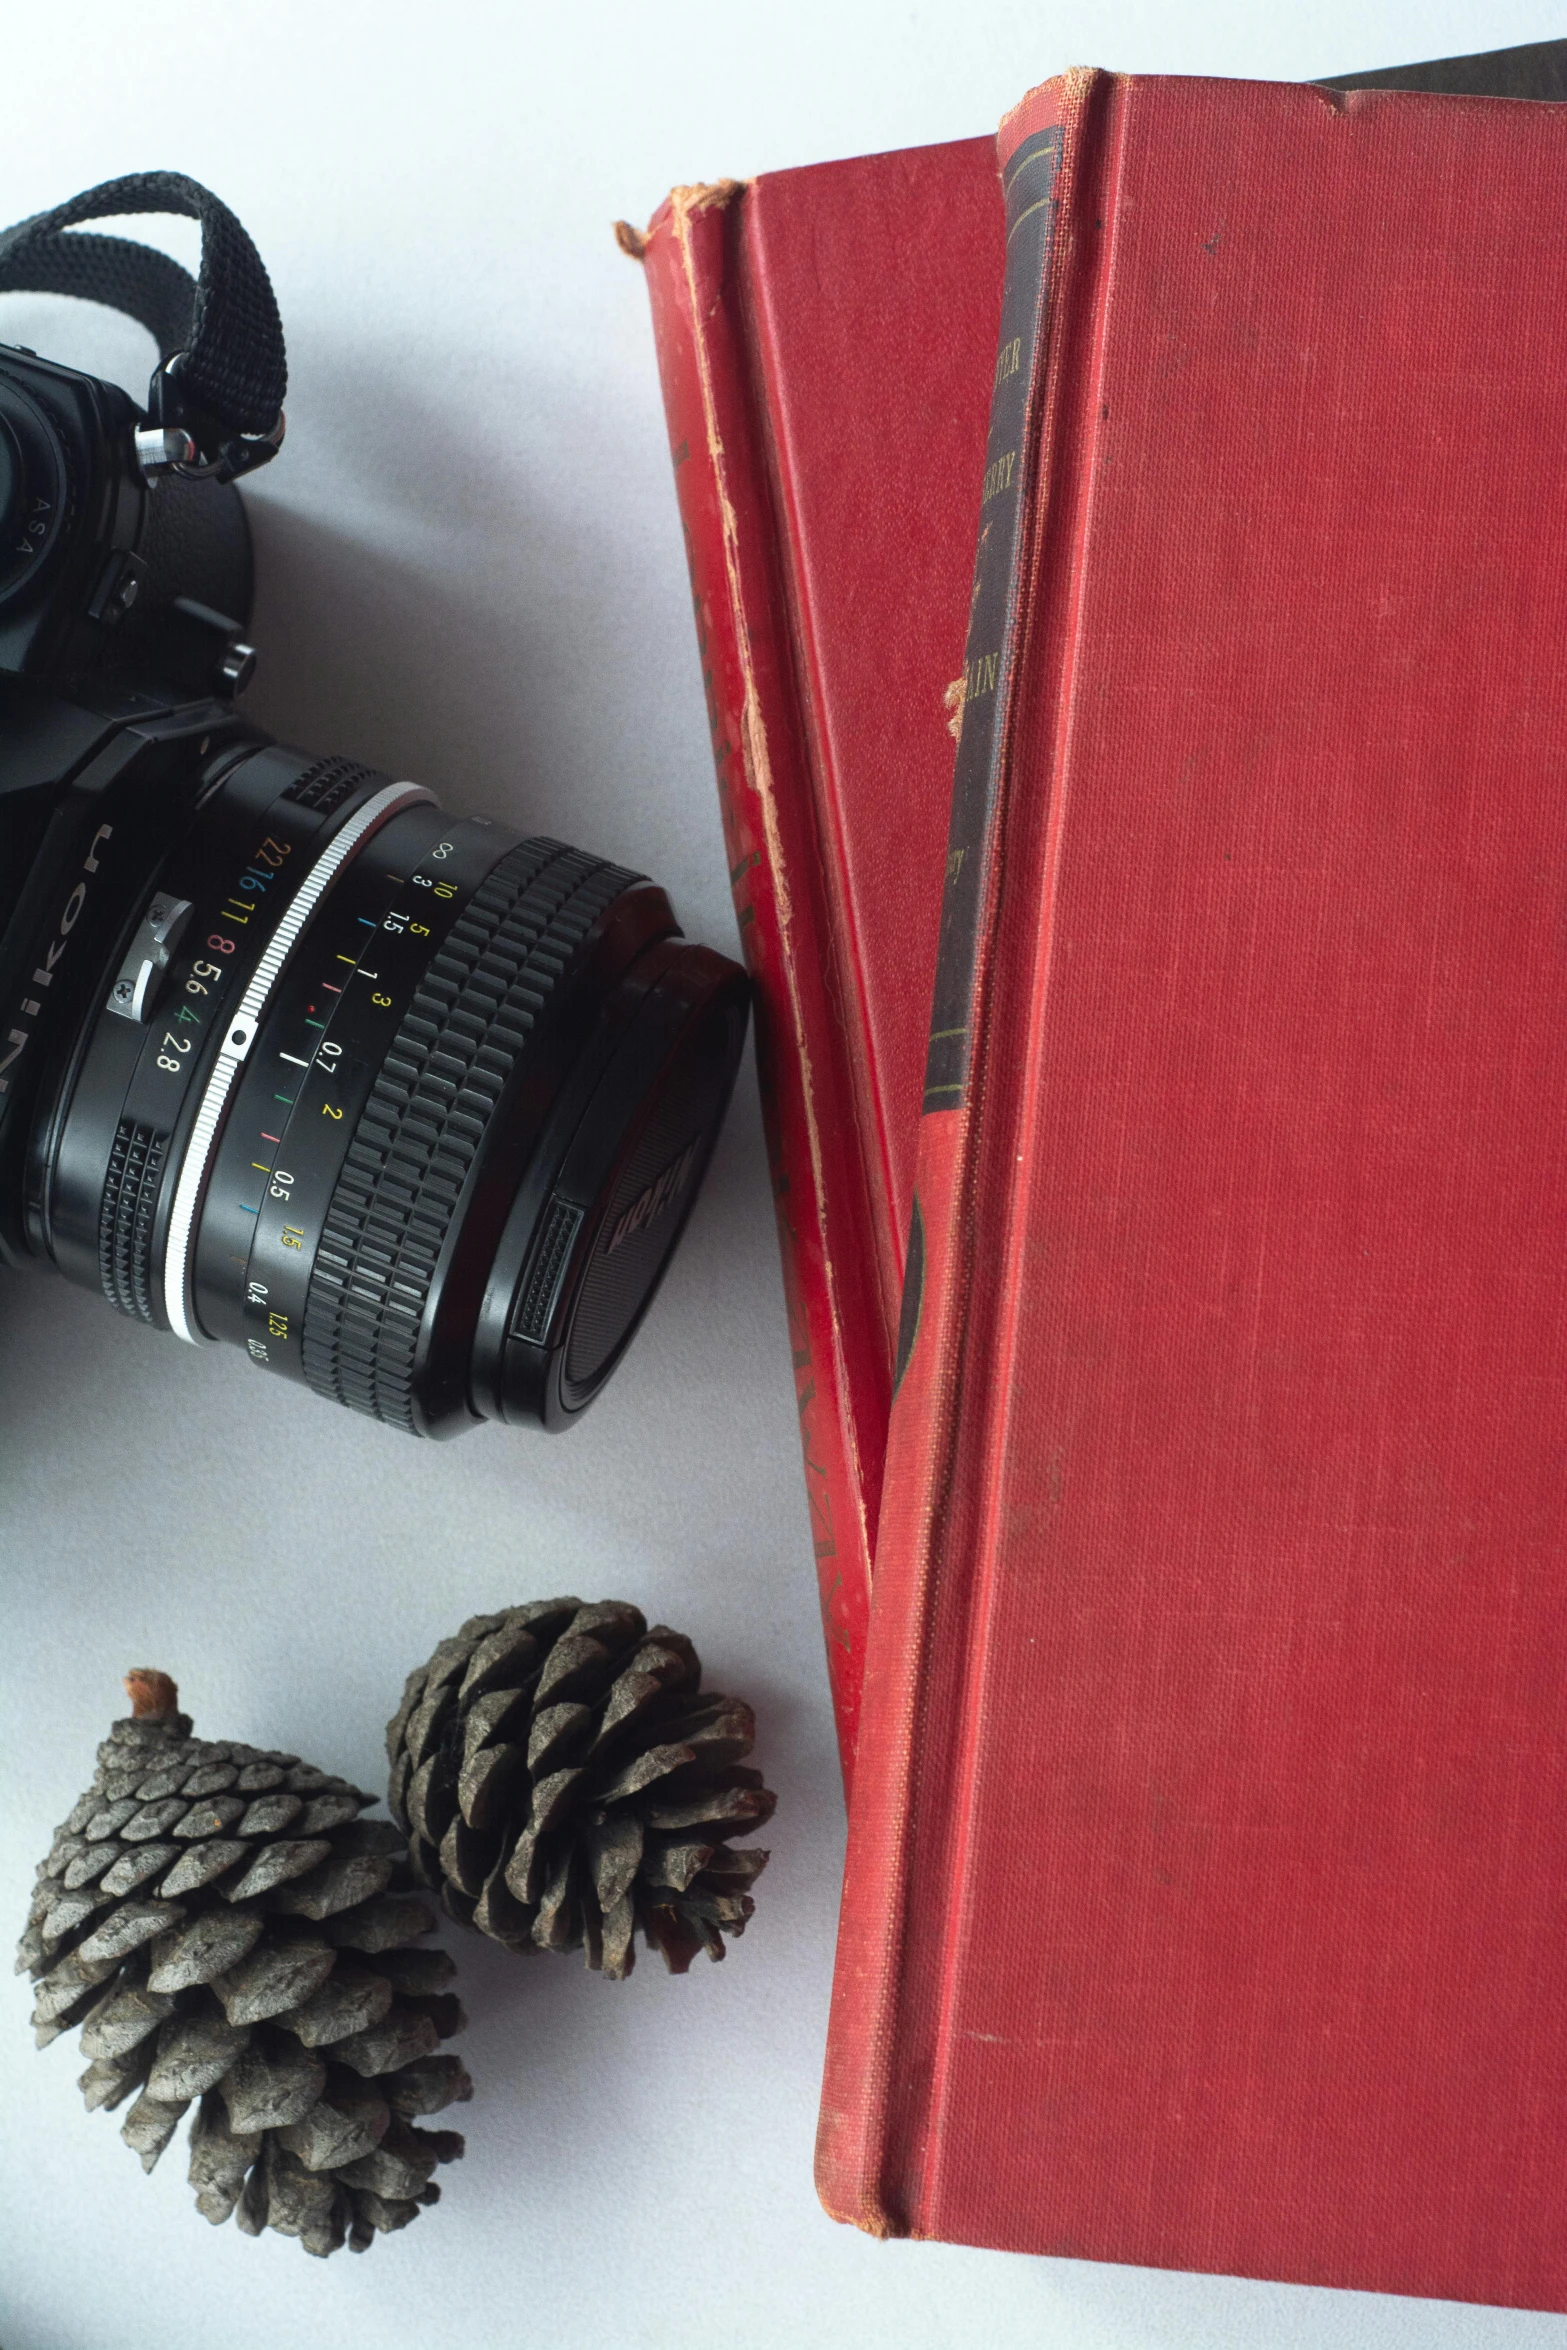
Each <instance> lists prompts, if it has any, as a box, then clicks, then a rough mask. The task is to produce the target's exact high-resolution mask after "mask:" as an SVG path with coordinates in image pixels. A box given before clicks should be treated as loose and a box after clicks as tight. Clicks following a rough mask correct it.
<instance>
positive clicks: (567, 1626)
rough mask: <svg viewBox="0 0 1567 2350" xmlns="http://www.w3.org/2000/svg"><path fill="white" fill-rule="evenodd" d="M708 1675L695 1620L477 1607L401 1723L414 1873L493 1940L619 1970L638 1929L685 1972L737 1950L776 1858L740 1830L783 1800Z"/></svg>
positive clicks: (415, 1686)
mask: <svg viewBox="0 0 1567 2350" xmlns="http://www.w3.org/2000/svg"><path fill="white" fill-rule="evenodd" d="M701 1680H702V1667H701V1665H700V1663H699V1662H698V1660H697V1653H696V1650H695V1649H694V1648H693V1647H692V1645H691V1643H690V1641H689V1640H688V1639H686V1637H685V1635H684V1634H683V1633H681V1632H671V1631H670V1630H669V1629H668V1627H667V1626H666V1625H663V1624H655V1625H654V1626H653V1628H652V1630H651V1631H649V1630H648V1626H647V1621H646V1619H645V1617H643V1616H642V1615H641V1614H640V1613H639V1611H638V1610H637V1609H636V1608H634V1607H627V1606H625V1605H624V1604H622V1603H621V1602H619V1601H616V1600H605V1601H603V1602H602V1603H601V1604H600V1605H599V1606H597V1607H584V1606H583V1604H582V1602H581V1601H580V1600H576V1599H547V1600H541V1601H539V1602H538V1603H537V1604H536V1605H534V1606H532V1607H515V1608H508V1609H506V1610H505V1612H504V1613H503V1614H501V1615H495V1616H473V1617H471V1618H470V1619H469V1621H468V1622H467V1623H466V1624H464V1626H463V1628H462V1630H461V1631H460V1632H459V1633H458V1634H457V1635H456V1637H455V1638H454V1639H451V1640H443V1641H442V1642H441V1645H440V1647H439V1648H438V1649H437V1650H436V1651H435V1654H434V1655H433V1656H432V1657H431V1659H430V1661H429V1663H428V1664H426V1665H421V1666H420V1668H419V1670H418V1671H417V1672H415V1673H410V1674H409V1676H408V1686H407V1688H406V1689H405V1690H404V1692H403V1702H402V1704H401V1705H400V1706H399V1708H398V1710H397V1712H396V1714H395V1715H394V1716H393V1718H392V1720H391V1721H390V1722H389V1723H388V1724H387V1730H386V1748H387V1754H388V1756H389V1757H390V1760H391V1766H392V1775H391V1788H390V1793H389V1795H388V1797H387V1802H388V1805H389V1807H390V1809H391V1813H392V1816H393V1818H394V1819H395V1820H397V1821H398V1823H399V1824H400V1825H401V1826H403V1827H405V1828H406V1829H407V1830H408V1834H409V1844H410V1852H411V1857H412V1861H413V1869H414V1874H415V1876H417V1877H418V1878H419V1879H420V1880H421V1881H422V1882H423V1883H424V1884H426V1885H432V1886H437V1887H439V1889H440V1893H441V1898H442V1900H443V1902H444V1903H445V1905H446V1907H447V1909H448V1910H449V1911H450V1912H451V1914H452V1916H453V1917H455V1918H459V1919H461V1920H462V1921H463V1923H464V1924H467V1925H473V1926H478V1927H479V1928H480V1929H481V1930H482V1931H483V1932H484V1933H486V1934H490V1935H493V1936H494V1938H495V1940H496V1941H498V1942H505V1943H509V1944H510V1945H511V1946H512V1947H513V1948H515V1949H519V1950H527V1949H534V1948H538V1949H543V1950H574V1949H576V1948H577V1947H578V1945H579V1944H581V1945H584V1946H585V1947H586V1951H587V1962H588V1965H589V1966H590V1967H598V1968H600V1969H602V1971H603V1972H604V1973H605V1974H606V1975H611V1976H614V1977H616V1978H621V1977H624V1976H626V1975H629V1974H630V1972H631V1966H632V1940H631V1938H632V1933H633V1931H634V1929H635V1928H636V1927H638V1926H640V1927H641V1929H642V1932H643V1935H644V1937H645V1939H646V1940H647V1942H648V1944H649V1946H650V1947H651V1948H653V1949H655V1950H658V1951H661V1952H662V1954H663V1957H664V1960H665V1963H666V1964H667V1965H668V1967H669V1969H670V1971H671V1973H673V1974H684V1973H685V1971H686V1969H687V1967H688V1966H689V1965H690V1964H691V1961H692V1959H693V1958H694V1957H695V1956H696V1953H697V1952H698V1951H699V1950H704V1949H705V1950H706V1952H707V1954H708V1956H709V1958H722V1957H723V1955H724V1935H725V1933H726V1932H727V1933H730V1934H740V1933H743V1932H744V1930H745V1922H746V1920H747V1918H749V1916H750V1915H751V1911H752V1909H753V1907H754V1904H753V1902H752V1900H751V1896H750V1893H749V1892H748V1890H747V1888H748V1887H749V1886H750V1885H751V1883H752V1882H753V1880H754V1879H755V1878H756V1877H758V1876H760V1874H761V1872H762V1870H763V1868H764V1867H765V1865H766V1862H767V1857H768V1856H767V1854H766V1853H765V1852H757V1851H754V1850H747V1851H740V1852H737V1851H734V1850H733V1849H732V1848H731V1846H730V1844H729V1841H728V1839H729V1838H730V1837H731V1836H734V1835H743V1834H744V1833H745V1832H746V1831H747V1830H748V1829H750V1828H754V1827H756V1826H758V1825H759V1824H760V1823H761V1822H762V1821H763V1820H766V1819H769V1818H770V1817H771V1815H772V1810H773V1804H774V1802H775V1800H776V1799H775V1798H774V1797H773V1796H772V1795H771V1794H769V1793H768V1791H767V1789H766V1788H765V1787H764V1786H763V1784H762V1778H761V1774H760V1772H759V1771H754V1770H747V1769H745V1768H744V1767H743V1766H742V1764H741V1757H742V1756H743V1755H746V1754H749V1753H750V1751H751V1745H752V1741H753V1739H754V1737H755V1730H756V1724H755V1719H754V1717H753V1715H752V1712H751V1709H750V1707H749V1706H748V1705H742V1704H740V1703H738V1702H737V1701H736V1700H735V1699H734V1698H731V1697H720V1696H718V1695H716V1694H714V1693H711V1692H710V1693H709V1694H708V1695H706V1696H703V1695H701V1694H700V1690H701Z"/></svg>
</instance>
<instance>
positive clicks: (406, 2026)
mask: <svg viewBox="0 0 1567 2350" xmlns="http://www.w3.org/2000/svg"><path fill="white" fill-rule="evenodd" d="M125 1685H126V1688H127V1689H128V1690H129V1691H130V1694H131V1701H132V1704H133V1707H134V1709H135V1710H134V1713H133V1714H132V1715H131V1716H130V1717H129V1718H128V1719H126V1720H124V1721H118V1722H116V1723H115V1724H114V1726H113V1728H112V1730H111V1731H110V1733H109V1735H108V1737H107V1738H106V1739H105V1740H104V1742H103V1744H102V1745H101V1746H100V1747H99V1749H98V1774H97V1777H96V1778H95V1779H94V1781H93V1783H92V1786H91V1788H90V1789H89V1790H88V1792H87V1793H86V1794H85V1795H84V1796H83V1797H82V1799H81V1801H80V1803H78V1804H77V1806H76V1808H75V1810H74V1811H73V1812H72V1813H71V1815H70V1817H69V1819H67V1820H66V1821H65V1823H64V1825H63V1826H62V1827H61V1828H60V1829H58V1830H57V1832H56V1834H55V1839H54V1844H53V1847H52V1849H51V1851H50V1853H49V1856H48V1858H47V1859H46V1860H45V1861H44V1862H43V1863H42V1864H41V1866H40V1868H39V1871H38V1880H39V1881H38V1887H37V1891H36V1892H35V1894H34V1897H33V1905H32V1910H31V1912H30V1917H29V1923H28V1927H27V1931H26V1933H25V1934H24V1935H23V1937H22V1942H21V1948H20V1953H19V1955H18V1958H17V1972H18V1974H21V1973H23V1972H27V1973H30V1974H32V1975H34V1976H35V1977H41V1978H42V1980H41V1981H40V1982H39V1983H38V2004H37V2007H36V2009H35V2010H34V2014H33V2022H34V2024H35V2026H36V2027H37V2037H38V2045H39V2046H40V2047H41V2048H42V2047H45V2046H47V2044H48V2043H49V2042H50V2041H51V2040H53V2039H55V2038H56V2037H57V2036H58V2035H59V2034H60V2033H61V2032H64V2031H68V2030H69V2029H70V2027H71V2026H72V2025H73V2024H76V2023H80V2024H81V2027H82V2037H81V2046H82V2052H83V2054H84V2055H85V2056H87V2057H88V2058H89V2059H90V2060H91V2061H90V2062H89V2064H88V2067H87V2070H86V2072H84V2073H83V2075H82V2077H81V2090H82V2095H83V2097H84V2098H85V2099H86V2102H87V2107H88V2110H89V2112H90V2111H92V2109H93V2108H94V2107H96V2106H100V2105H107V2106H115V2105H118V2104H120V2103H121V2102H122V2100H123V2099H124V2098H126V2097H127V2096H129V2095H130V2093H131V2092H132V2090H138V2091H139V2092H140V2094H139V2095H138V2096H137V2098H136V2102H135V2104H134V2105H133V2106H132V2107H131V2109H130V2112H129V2113H128V2115H127V2116H126V2118H125V2122H124V2125H123V2127H122V2130H121V2133H120V2134H121V2136H122V2137H123V2138H124V2139H125V2141H126V2143H127V2145H129V2146H131V2147H133V2148H134V2149H135V2151H136V2152H137V2153H138V2154H139V2155H140V2156H141V2159H142V2164H143V2167H144V2168H145V2169H147V2170H151V2169H152V2167H153V2165H154V2163H155V2162H156V2161H157V2160H158V2157H159V2155H160V2154H162V2152H163V2150H164V2148H165V2147H166V2146H167V2145H168V2143H169V2140H170V2139H171V2138H172V2137H173V2135H174V2132H175V2130H176V2129H177V2128H178V2126H179V2123H180V2120H181V2117H182V2116H183V2115H184V2113H185V2112H186V2110H187V2108H188V2107H189V2106H190V2105H191V2103H192V2102H193V2101H194V2100H197V2099H199V2100H200V2103H199V2104H198V2105H197V2108H196V2115H195V2119H194V2120H193V2122H192V2124H191V2130H190V2180H191V2185H192V2186H193V2187H194V2188H195V2189H196V2208H197V2209H198V2210H199V2211H200V2212H202V2213H203V2214H204V2215H205V2217H206V2218H208V2219H209V2220H212V2221H213V2222H215V2223H216V2222H219V2221H222V2220H225V2219H227V2218H228V2216H229V2214H230V2213H231V2212H235V2211H237V2214H238V2219H239V2225H240V2226H241V2228H243V2229H244V2231H245V2232H246V2234H247V2235H259V2234H260V2232H261V2230H262V2229H263V2228H264V2227H272V2228H276V2229H277V2230H278V2231H279V2232H280V2233H281V2234H283V2235H285V2236H297V2237H298V2238H299V2239H300V2241H301V2242H302V2243H303V2245H304V2247H305V2250H306V2251H307V2252H314V2253H317V2254H320V2255H323V2256H324V2255H325V2254H327V2253H329V2252H335V2251H336V2250H337V2249H338V2247H339V2245H341V2244H342V2243H343V2241H344V2239H345V2237H346V2239H347V2241H348V2242H349V2243H350V2244H351V2245H352V2246H353V2248H354V2250H355V2251H356V2252H362V2251H364V2250H365V2248H366V2247H367V2245H368V2244H369V2243H370V2241H371V2238H372V2236H373V2235H374V2233H375V2232H376V2231H377V2230H386V2229H390V2228H400V2227H404V2226H406V2224H407V2222H408V2221H409V2220H411V2219H416V2218H417V2217H418V2213H419V2207H420V2205H421V2204H424V2203H434V2202H435V2201H437V2199H438V2198H439V2195H440V2189H439V2188H438V2187H435V2186H432V2185H431V2184H430V2173H431V2172H432V2171H433V2170H434V2168H435V2166H436V2164H437V2163H438V2162H451V2161H453V2160H455V2158H456V2157H457V2156H458V2155H460V2154H461V2153H462V2151H463V2142H462V2139H461V2138H460V2137H458V2136H457V2135H456V2133H455V2132H453V2131H447V2130H434V2131H431V2130H416V2129H413V2128H411V2127H410V2126H409V2124H410V2117H411V2116H413V2115H415V2114H425V2113H434V2112H436V2111H437V2110H438V2109H439V2108H440V2107H442V2106H444V2105H448V2104H450V2103H451V2102H452V2101H453V2099H455V2098H464V2097H468V2096H471V2095H472V2084H471V2083H470V2081H469V2079H468V2076H467V2074H466V2072H465V2071H464V2070H463V2067H462V2065H461V2063H460V2062H459V2061H458V2059H457V2058H456V2057H454V2056H438V2055H437V2054H436V2053H435V2050H436V2045H437V2043H438V2041H440V2040H442V2039H444V2038H446V2037H447V2035H448V2034H450V2033H452V2032H455V2031H457V2030H459V2029H460V2028H461V2026H462V2023H463V2020H464V2019H463V2015H462V2011H461V2009H460V2007H459V2006H458V2003H457V2001H456V1999H455V1997H453V1996H452V1994H451V1993H450V1992H448V1991H446V1990H445V1989H444V1988H443V1986H444V1985H445V1984H446V1983H447V1982H448V1980H449V1979H450V1977H451V1975H452V1974H453V1973H454V1971H455V1970H454V1968H453V1966H452V1962H451V1960H450V1959H449V1958H448V1957H447V1956H446V1954H445V1952H444V1951H439V1950H415V1949H412V1948H410V1947H409V1945H410V1944H412V1943H414V1942H415V1941H417V1940H418V1939H419V1938H420V1937H421V1936H422V1935H425V1934H427V1933H428V1932H429V1931H430V1929H431V1927H432V1926H433V1924H434V1922H435V1921H434V1919H433V1917H432V1916H431V1914H430V1911H429V1909H428V1908H427V1907H426V1905H425V1904H424V1903H423V1902H422V1901H420V1900H418V1899H417V1898H411V1897H410V1896H409V1895H408V1894H407V1892H406V1891H402V1892H400V1891H399V1887H400V1886H401V1887H406V1885H407V1846H406V1845H405V1843H404V1841H403V1838H402V1837H401V1836H400V1835H399V1834H398V1832H397V1830H396V1829H395V1828H394V1827H393V1826H392V1824H391V1822H390V1821H389V1820H360V1819H359V1817H358V1815H359V1813H360V1812H361V1811H362V1810H363V1809H364V1807H365V1805H366V1804H368V1803H373V1802H374V1800H375V1798H374V1797H373V1796H370V1795H362V1794H361V1793H360V1791H359V1790H358V1788H357V1787H350V1786H349V1785H348V1783H347V1781H346V1780H343V1779H333V1778H329V1777H328V1776H327V1775H326V1773H325V1772H324V1771H317V1770H313V1769H311V1767H310V1766H309V1765H308V1764H306V1763H302V1762H301V1761H300V1760H299V1758H298V1756H297V1755H292V1754H268V1753H262V1752H259V1751H258V1750H257V1749H256V1748H255V1747H252V1746H236V1745H213V1744H210V1743H209V1742H208V1741H207V1740H205V1739H200V1738H192V1736H191V1734H190V1718H189V1716H188V1715H186V1714H182V1713H180V1712H178V1711H177V1710H176V1708H177V1704H178V1692H177V1691H176V1689H175V1686H174V1683H173V1682H172V1681H171V1680H170V1679H169V1677H168V1675H167V1674H166V1673H147V1672H138V1673H129V1674H127V1675H126V1681H125Z"/></svg>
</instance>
